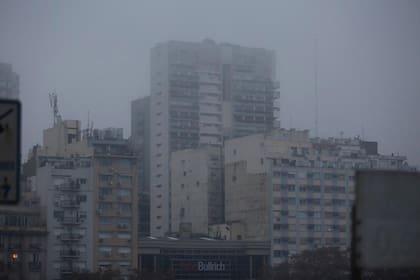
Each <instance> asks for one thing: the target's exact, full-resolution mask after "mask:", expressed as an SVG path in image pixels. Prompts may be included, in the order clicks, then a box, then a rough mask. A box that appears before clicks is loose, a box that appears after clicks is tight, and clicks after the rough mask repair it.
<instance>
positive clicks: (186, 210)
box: [171, 146, 223, 236]
mask: <svg viewBox="0 0 420 280" xmlns="http://www.w3.org/2000/svg"><path fill="white" fill-rule="evenodd" d="M171 186H172V193H171V213H172V215H171V224H172V230H173V232H174V233H178V234H181V235H182V234H201V235H206V236H207V235H208V231H209V225H211V224H218V223H221V222H223V177H222V154H221V148H220V147H210V146H209V147H205V148H200V149H189V150H181V151H176V152H173V153H172V156H171Z"/></svg>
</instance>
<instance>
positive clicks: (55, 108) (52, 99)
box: [48, 90, 60, 126]
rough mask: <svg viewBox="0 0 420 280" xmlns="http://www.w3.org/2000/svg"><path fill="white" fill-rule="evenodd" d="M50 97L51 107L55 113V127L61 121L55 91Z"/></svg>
mask: <svg viewBox="0 0 420 280" xmlns="http://www.w3.org/2000/svg"><path fill="white" fill-rule="evenodd" d="M48 95H49V99H50V107H51V109H52V111H53V125H54V126H55V125H56V124H57V123H58V122H59V120H60V115H59V114H58V98H57V94H56V93H55V90H54V91H53V92H52V93H49V94H48Z"/></svg>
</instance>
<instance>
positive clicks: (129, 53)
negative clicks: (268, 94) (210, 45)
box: [0, 0, 420, 165]
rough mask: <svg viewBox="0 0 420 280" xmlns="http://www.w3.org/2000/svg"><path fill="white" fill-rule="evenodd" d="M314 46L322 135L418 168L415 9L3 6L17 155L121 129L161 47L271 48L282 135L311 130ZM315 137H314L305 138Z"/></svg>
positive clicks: (419, 31) (351, 5) (419, 26)
mask: <svg viewBox="0 0 420 280" xmlns="http://www.w3.org/2000/svg"><path fill="white" fill-rule="evenodd" d="M315 36H316V37H317V38H318V69H319V70H318V85H319V135H320V136H322V137H328V136H339V135H340V132H341V131H343V133H344V136H356V135H361V136H364V138H365V139H367V140H375V141H378V142H379V148H380V152H381V153H386V154H390V153H399V154H404V155H407V156H408V159H409V162H410V163H412V164H415V165H420V110H419V105H420V1H416V0H413V1H386V0H371V1H363V0H361V1H313V0H308V1H244V0H240V1H239V0H238V1H218V0H208V1H196V0H191V1H183V0H179V1H148V2H146V1H74V0H73V1H44V0H41V1H23V0H22V1H12V0H10V1H9V0H2V1H1V2H0V61H2V62H9V63H12V64H13V68H14V70H15V71H16V72H17V73H18V74H19V75H20V79H21V85H20V90H21V100H22V103H23V154H24V156H25V155H26V153H27V151H28V149H29V148H30V147H31V146H32V145H33V144H36V143H41V141H42V129H44V128H47V127H49V126H50V125H51V123H52V117H51V115H52V113H51V110H50V108H49V101H48V93H49V92H51V91H53V90H54V89H55V90H56V91H57V93H58V96H59V110H60V113H61V115H62V116H63V118H64V119H80V120H82V122H83V124H84V125H86V121H87V116H88V111H90V116H91V120H93V122H94V126H95V127H98V128H103V127H110V126H116V127H123V128H124V130H125V135H126V136H129V133H130V132H129V127H130V101H131V100H133V99H135V98H137V97H141V96H145V95H148V94H149V53H150V48H151V47H153V46H154V45H155V44H156V43H158V42H161V41H168V40H185V41H201V40H203V39H205V38H212V39H214V40H215V41H216V42H230V43H234V44H240V45H243V46H251V47H263V48H267V49H273V50H275V51H276V53H277V70H278V72H277V77H278V79H279V80H280V83H281V94H282V97H281V121H282V126H283V127H286V128H289V127H295V128H299V129H303V128H308V129H310V130H311V132H313V131H314V127H315V125H314V124H315V122H314V116H315V113H314V112H315V98H314V41H315V40H314V37H315ZM312 135H314V134H313V133H312Z"/></svg>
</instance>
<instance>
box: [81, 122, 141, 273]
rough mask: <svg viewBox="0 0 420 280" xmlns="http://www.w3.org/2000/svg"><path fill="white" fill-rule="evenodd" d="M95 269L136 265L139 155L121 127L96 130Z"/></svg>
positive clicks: (91, 138)
mask: <svg viewBox="0 0 420 280" xmlns="http://www.w3.org/2000/svg"><path fill="white" fill-rule="evenodd" d="M88 145H89V146H90V147H92V149H93V181H94V183H93V189H94V197H95V203H94V207H95V213H96V215H95V218H94V224H93V230H94V232H95V233H97V234H95V238H94V248H95V251H94V262H95V264H94V271H98V270H99V271H106V270H114V271H115V270H118V271H120V273H121V275H123V276H125V277H128V276H129V275H130V273H131V271H132V269H135V268H136V267H137V263H136V261H135V260H136V256H137V248H136V245H137V234H138V231H137V221H138V218H137V215H138V210H137V203H138V197H137V191H138V188H137V172H138V169H137V156H136V155H135V153H134V152H133V151H132V149H131V147H130V145H129V142H128V140H127V139H124V138H123V131H122V129H114V128H110V129H103V130H93V133H92V134H91V135H90V136H89V137H88Z"/></svg>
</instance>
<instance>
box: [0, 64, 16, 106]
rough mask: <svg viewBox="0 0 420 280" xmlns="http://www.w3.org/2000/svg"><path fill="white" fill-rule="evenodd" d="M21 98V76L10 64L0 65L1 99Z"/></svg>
mask: <svg viewBox="0 0 420 280" xmlns="http://www.w3.org/2000/svg"><path fill="white" fill-rule="evenodd" d="M1 98H5V99H18V98H19V76H18V74H16V73H15V72H13V70H12V65H11V64H9V63H0V99H1Z"/></svg>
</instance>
